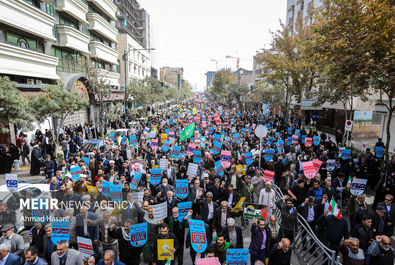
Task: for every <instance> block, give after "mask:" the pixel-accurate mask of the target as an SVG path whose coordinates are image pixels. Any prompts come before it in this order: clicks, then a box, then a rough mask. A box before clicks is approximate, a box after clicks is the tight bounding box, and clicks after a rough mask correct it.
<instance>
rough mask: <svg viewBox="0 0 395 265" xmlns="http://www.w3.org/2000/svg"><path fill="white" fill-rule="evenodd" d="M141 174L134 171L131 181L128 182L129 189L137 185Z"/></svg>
mask: <svg viewBox="0 0 395 265" xmlns="http://www.w3.org/2000/svg"><path fill="white" fill-rule="evenodd" d="M141 176H142V174H141V173H140V172H135V173H134V176H133V179H132V181H131V182H130V189H131V190H135V189H137V187H138V186H139V183H140V180H141Z"/></svg>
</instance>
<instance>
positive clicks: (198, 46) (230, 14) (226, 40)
mask: <svg viewBox="0 0 395 265" xmlns="http://www.w3.org/2000/svg"><path fill="white" fill-rule="evenodd" d="M138 2H139V3H140V6H141V7H142V8H144V9H146V10H147V11H148V13H149V15H150V20H151V34H152V42H151V47H152V48H155V51H154V52H153V53H154V54H153V66H154V67H156V68H157V69H158V71H159V68H160V67H162V66H170V67H183V68H184V79H185V80H188V81H189V82H190V83H191V84H192V86H193V87H194V88H196V89H197V90H198V91H203V89H204V88H205V86H206V76H205V75H204V74H205V73H206V72H207V71H216V70H217V68H218V69H221V68H224V67H227V68H231V69H232V70H236V60H234V59H226V58H225V57H226V55H230V56H234V57H240V67H242V68H245V69H247V70H252V57H253V55H255V54H256V51H258V50H260V49H262V48H269V47H270V42H271V34H270V31H276V30H278V29H280V20H281V21H282V22H285V15H286V5H287V3H286V2H287V1H286V0H200V1H193V0H138ZM212 60H216V61H217V62H215V61H212Z"/></svg>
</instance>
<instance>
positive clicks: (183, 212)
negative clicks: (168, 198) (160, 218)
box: [178, 201, 192, 223]
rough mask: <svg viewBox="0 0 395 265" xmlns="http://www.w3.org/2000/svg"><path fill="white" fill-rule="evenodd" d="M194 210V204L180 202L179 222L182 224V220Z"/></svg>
mask: <svg viewBox="0 0 395 265" xmlns="http://www.w3.org/2000/svg"><path fill="white" fill-rule="evenodd" d="M190 210H192V202H191V201H188V202H179V203H178V221H179V222H180V223H181V222H182V220H183V219H184V218H185V216H187V214H188V211H190Z"/></svg>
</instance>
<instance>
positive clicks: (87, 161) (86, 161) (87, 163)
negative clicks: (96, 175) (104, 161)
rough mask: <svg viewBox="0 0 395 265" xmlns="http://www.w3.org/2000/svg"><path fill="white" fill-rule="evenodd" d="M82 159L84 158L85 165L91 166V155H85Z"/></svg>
mask: <svg viewBox="0 0 395 265" xmlns="http://www.w3.org/2000/svg"><path fill="white" fill-rule="evenodd" d="M82 160H84V163H85V165H86V166H87V167H89V163H90V162H91V158H90V157H86V156H83V157H82Z"/></svg>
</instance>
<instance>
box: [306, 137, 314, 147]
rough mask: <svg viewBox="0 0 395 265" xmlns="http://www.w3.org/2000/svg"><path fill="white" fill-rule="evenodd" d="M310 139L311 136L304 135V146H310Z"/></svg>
mask: <svg viewBox="0 0 395 265" xmlns="http://www.w3.org/2000/svg"><path fill="white" fill-rule="evenodd" d="M312 141H313V138H311V137H306V139H305V141H304V145H305V146H306V147H310V146H311V143H312Z"/></svg>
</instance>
